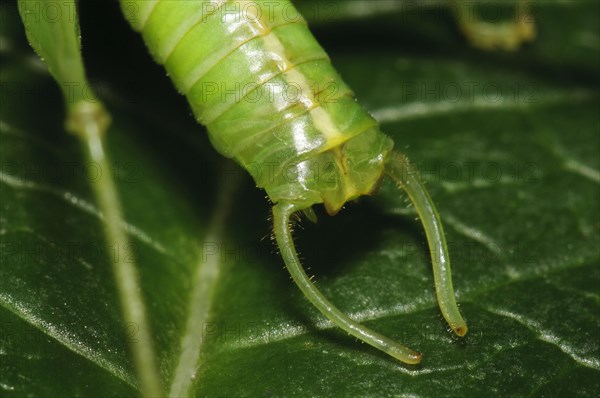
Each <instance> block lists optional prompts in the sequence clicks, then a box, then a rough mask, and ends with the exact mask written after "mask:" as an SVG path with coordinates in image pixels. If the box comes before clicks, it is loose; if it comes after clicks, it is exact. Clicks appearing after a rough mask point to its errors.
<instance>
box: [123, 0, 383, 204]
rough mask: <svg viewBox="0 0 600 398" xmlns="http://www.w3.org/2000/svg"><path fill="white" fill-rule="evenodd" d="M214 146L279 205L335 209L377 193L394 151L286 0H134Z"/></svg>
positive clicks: (152, 44) (142, 26)
mask: <svg viewBox="0 0 600 398" xmlns="http://www.w3.org/2000/svg"><path fill="white" fill-rule="evenodd" d="M121 3H122V6H123V8H124V9H127V8H128V7H131V6H132V5H133V6H134V8H135V10H136V11H137V12H135V13H132V12H129V13H128V12H126V15H128V16H129V18H128V19H129V21H130V22H131V24H132V25H133V27H134V28H135V29H136V30H138V31H140V32H141V33H142V35H143V37H144V40H145V42H146V44H147V46H148V47H149V49H150V51H151V52H152V54H153V56H154V57H155V59H156V60H157V61H158V62H160V63H161V64H163V65H164V66H165V68H166V69H167V71H168V74H169V76H170V77H171V79H172V80H173V82H174V83H175V86H176V87H177V89H178V90H179V91H180V92H181V93H182V94H184V95H185V96H186V97H187V99H188V101H189V103H190V106H191V107H192V110H193V113H194V115H195V117H196V119H197V120H198V121H199V122H201V123H202V124H204V125H206V126H207V128H208V131H209V135H210V139H211V142H212V143H213V145H214V146H215V148H216V149H217V150H218V151H219V152H220V153H222V154H223V155H225V156H227V157H230V158H233V159H235V160H236V161H237V162H238V163H240V164H241V165H242V166H243V167H244V168H245V169H246V170H248V171H249V172H250V173H251V174H252V176H253V177H254V179H255V181H256V183H257V185H258V186H259V187H262V188H265V189H266V190H267V193H268V194H269V197H270V198H271V200H272V201H273V202H278V201H280V200H287V201H291V202H296V203H303V204H306V205H307V207H308V206H310V205H312V204H315V203H324V204H325V206H326V207H327V210H328V211H329V212H330V213H335V212H337V211H338V210H339V209H340V208H341V206H342V205H343V204H344V203H345V202H346V201H347V200H350V199H352V198H355V197H357V196H360V195H363V194H368V193H370V192H371V191H372V190H373V189H374V188H375V187H376V185H377V183H378V181H379V180H380V177H381V175H382V173H383V164H384V160H385V157H386V156H387V153H388V152H389V150H390V149H391V147H392V144H391V141H390V140H389V139H388V138H387V137H385V136H384V135H383V134H382V133H380V132H379V129H378V125H377V122H376V121H375V120H374V119H373V118H372V117H371V116H370V115H369V114H368V113H367V112H366V111H365V110H364V109H363V108H362V107H361V106H360V105H359V104H358V103H357V102H356V100H355V98H354V95H353V93H352V91H351V90H350V89H349V88H348V86H346V85H345V84H344V82H343V81H342V80H341V78H340V76H339V75H338V74H337V72H336V71H335V70H334V68H333V67H332V65H331V63H330V61H329V58H328V56H327V54H326V53H325V51H324V50H323V48H322V47H321V46H320V45H319V44H318V43H317V41H316V40H315V38H314V37H313V36H312V34H311V33H310V31H309V30H308V27H307V25H306V22H305V21H304V19H302V17H301V16H300V15H299V14H298V12H297V11H296V10H295V8H294V7H293V6H292V5H291V3H290V2H289V1H287V0H285V1H281V0H279V1H276V2H273V1H224V0H221V1H173V0H165V1H158V0H157V1H148V0H143V1H127V0H121Z"/></svg>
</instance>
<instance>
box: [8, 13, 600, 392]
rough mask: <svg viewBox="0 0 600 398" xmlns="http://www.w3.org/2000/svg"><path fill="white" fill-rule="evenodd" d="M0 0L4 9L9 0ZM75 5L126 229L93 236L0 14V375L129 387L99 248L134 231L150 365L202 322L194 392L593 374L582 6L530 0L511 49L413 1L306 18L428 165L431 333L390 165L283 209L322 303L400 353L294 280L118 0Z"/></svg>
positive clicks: (530, 383) (599, 121)
mask: <svg viewBox="0 0 600 398" xmlns="http://www.w3.org/2000/svg"><path fill="white" fill-rule="evenodd" d="M0 10H1V11H2V15H3V16H5V17H6V16H8V17H9V18H8V20H11V17H10V16H15V17H16V15H17V14H16V6H9V5H5V4H3V5H2V8H1V9H0ZM81 11H82V21H81V26H82V34H83V44H84V58H85V59H86V66H87V68H88V72H89V75H90V77H91V78H92V79H93V80H94V82H95V83H96V84H95V87H94V88H95V91H96V92H98V93H99V94H100V95H101V96H102V98H103V101H104V102H105V103H106V105H107V107H108V109H109V110H110V112H111V113H112V115H113V119H114V125H113V127H112V128H111V130H110V132H109V134H108V137H107V138H108V147H109V150H110V154H111V157H112V159H113V163H114V165H115V168H116V175H117V184H118V189H119V192H120V195H121V197H122V202H123V207H124V209H123V211H124V214H125V215H126V223H127V226H126V228H127V231H128V232H129V234H130V237H131V239H132V241H133V243H134V244H133V247H129V248H121V247H115V250H114V251H113V252H111V253H107V252H106V250H104V242H103V234H102V224H101V222H102V221H101V219H100V218H99V217H98V213H97V210H96V208H95V207H94V205H93V194H92V190H91V187H90V185H91V183H93V181H90V177H87V175H88V174H87V171H88V168H90V167H94V165H91V164H86V161H85V160H84V157H83V155H82V154H81V152H80V148H79V144H78V142H77V141H76V138H74V137H72V136H69V135H67V134H65V133H64V130H63V127H62V121H63V118H64V107H63V103H62V100H61V96H60V91H59V90H58V88H57V87H56V86H55V85H54V83H53V82H52V79H51V77H50V76H49V75H48V74H47V73H46V72H45V69H44V68H43V67H40V66H41V64H40V62H39V60H38V59H37V57H36V56H35V55H34V54H33V53H32V52H31V50H30V49H29V48H28V46H27V43H26V40H25V38H24V33H23V30H22V27H19V26H12V25H11V24H6V25H4V24H3V26H2V30H0V34H1V37H0V38H1V39H2V43H3V44H2V46H0V74H1V81H2V92H1V93H0V94H1V95H2V96H1V98H0V100H1V107H0V139H1V144H0V160H1V161H0V164H1V169H0V195H1V196H0V249H1V250H0V254H1V258H0V264H1V267H0V358H1V360H0V391H1V394H2V396H8V397H10V396H15V397H17V396H24V395H28V394H29V395H32V396H74V395H81V396H90V395H98V394H99V393H100V392H101V393H102V395H108V396H111V395H113V396H132V395H136V394H138V391H137V382H136V380H135V372H134V369H133V367H132V363H131V361H130V359H129V356H128V354H127V345H128V341H129V339H134V340H135V332H136V325H123V321H122V319H121V317H120V315H119V310H118V300H117V297H116V290H115V286H114V282H113V280H112V276H111V271H110V258H111V256H116V255H120V256H127V255H128V254H130V253H132V252H133V253H135V255H136V258H137V259H138V264H139V265H140V273H141V284H142V287H143V290H144V291H143V293H144V295H145V299H146V302H147V303H148V312H149V317H150V321H151V326H152V330H153V332H154V337H155V342H156V348H157V352H158V355H159V358H158V363H159V366H160V370H161V374H162V377H163V384H164V385H166V386H168V385H170V384H171V383H172V382H173V379H174V378H175V375H176V373H177V369H178V361H179V356H180V350H181V349H180V347H181V339H182V337H183V336H184V335H185V333H186V322H187V320H188V317H190V316H192V317H194V318H195V319H196V320H197V321H198V322H199V324H200V327H198V328H197V329H195V334H196V335H195V337H196V339H194V341H201V342H202V353H201V355H200V359H199V361H197V363H198V367H197V368H194V367H193V366H192V368H187V369H184V370H186V371H190V372H191V373H193V374H194V379H193V380H194V383H193V385H192V388H193V390H194V391H195V393H196V395H197V396H323V397H329V396H357V395H358V396H457V395H459V394H460V395H464V396H482V395H487V396H503V397H504V396H582V397H583V396H585V397H588V396H596V395H597V394H598V392H600V386H599V383H598V381H597V380H598V379H599V378H598V375H599V373H600V345H599V339H598V334H599V332H600V319H599V316H598V315H599V307H600V293H599V291H598V290H599V289H598V286H600V269H599V260H600V253H599V247H600V209H599V207H598V204H599V203H600V190H599V186H598V185H599V184H600V149H599V145H598V144H599V142H598V140H599V135H598V133H599V129H600V117H599V115H598V112H597V110H598V106H599V102H600V101H599V97H598V82H599V76H598V72H597V71H598V70H600V68H599V66H600V65H598V63H599V61H598V60H599V59H600V58H599V56H598V55H599V51H600V46H599V45H598V23H597V21H598V17H599V16H600V13H599V9H598V6H597V5H591V4H589V3H587V2H585V3H584V2H569V3H567V4H566V5H565V4H563V3H561V4H560V5H545V3H541V4H540V6H539V13H540V14H539V16H538V19H539V22H538V23H539V37H538V39H537V41H536V42H535V43H534V44H532V45H530V46H527V47H525V48H524V49H523V50H522V51H520V52H517V53H514V54H505V53H485V52H480V51H476V50H472V49H470V48H469V47H468V44H467V43H464V42H462V39H461V37H460V35H459V34H458V33H457V32H456V31H455V30H453V28H452V24H451V20H449V21H446V22H447V23H446V22H444V23H441V24H437V25H436V24H434V23H432V21H431V20H430V19H428V17H427V16H426V15H423V14H415V15H412V16H411V17H409V16H406V15H405V14H402V13H400V14H395V13H392V12H390V13H387V14H385V15H379V16H369V17H361V18H359V19H358V22H357V20H356V19H354V20H350V21H348V20H347V19H344V18H341V19H340V20H338V22H335V23H331V24H323V25H322V26H321V27H319V28H318V29H317V30H316V31H315V34H316V35H317V37H318V38H319V39H320V40H321V41H323V43H324V45H325V47H326V49H327V50H328V51H329V52H330V55H331V58H332V60H333V62H334V65H335V66H336V67H337V68H338V69H339V70H340V72H341V73H342V76H343V77H344V79H345V80H346V81H347V82H348V83H349V85H350V86H351V87H352V88H353V89H354V90H355V91H356V93H357V96H358V98H359V100H360V101H361V102H362V103H364V104H365V105H366V106H367V107H368V109H370V110H371V111H372V112H373V114H374V115H375V116H376V117H378V118H379V119H380V120H381V121H382V123H383V125H382V126H383V129H384V131H385V132H387V133H388V134H390V136H392V138H393V139H394V140H395V142H396V146H397V148H398V149H399V150H402V151H403V152H405V153H406V154H407V155H408V157H409V158H410V159H411V160H412V161H413V162H414V163H415V164H416V165H417V167H419V169H420V170H421V174H422V176H423V178H424V179H425V180H426V181H427V186H428V188H429V190H430V194H431V196H432V197H433V199H434V201H435V202H436V203H437V205H438V210H439V212H440V215H441V217H442V220H443V221H444V223H445V224H444V227H445V231H446V234H447V239H448V243H449V248H450V254H451V257H452V268H453V276H454V284H455V287H456V289H457V296H458V301H459V303H460V305H461V311H462V313H463V314H464V315H465V317H466V319H467V322H468V323H469V334H468V335H467V336H466V337H465V338H463V339H455V338H453V336H452V334H451V333H448V332H447V331H446V324H445V322H444V321H443V319H442V318H441V315H440V314H439V310H438V309H437V305H436V302H435V296H434V291H433V279H432V274H431V270H430V269H431V266H430V260H429V254H428V252H427V247H426V242H425V237H424V234H423V232H422V229H421V227H420V223H419V222H418V221H417V220H415V213H414V211H413V210H412V209H411V208H409V207H407V206H406V197H405V196H403V195H402V194H401V193H400V192H398V191H397V190H396V189H395V188H394V187H393V186H392V185H391V184H387V183H386V184H384V185H383V187H382V189H381V192H380V193H379V194H378V195H376V196H374V197H372V198H364V199H361V200H359V201H358V202H357V203H356V204H349V205H348V206H347V208H346V209H345V210H344V211H342V212H341V213H340V214H339V215H337V216H336V217H328V216H326V215H325V214H324V212H323V211H319V209H318V210H317V213H318V216H319V223H318V224H316V225H312V224H311V223H307V222H305V223H304V229H302V228H297V231H296V236H297V245H298V247H299V248H300V250H301V252H302V254H303V260H304V262H305V265H306V267H308V268H309V272H310V273H312V274H315V275H316V280H317V283H318V285H319V287H320V288H321V289H322V290H323V291H324V293H325V294H326V295H327V296H328V297H330V298H331V300H332V301H333V302H334V303H336V304H337V305H338V306H339V307H340V308H341V309H342V310H344V311H345V312H347V313H349V314H350V315H351V316H353V317H354V318H356V319H358V320H361V321H364V322H365V323H366V324H367V325H369V326H371V327H373V328H374V329H376V330H377V331H380V332H382V333H384V334H386V335H388V336H390V337H393V338H395V339H397V340H399V341H401V342H403V343H404V344H406V345H408V346H410V347H412V348H415V349H418V350H420V351H422V352H423V353H424V360H423V363H422V364H421V365H419V366H409V365H403V364H401V363H398V362H396V361H394V360H393V359H390V358H388V357H386V356H385V355H384V354H381V353H379V352H377V351H376V350H374V349H372V348H371V347H369V346H367V345H364V344H360V343H358V342H356V341H355V340H354V339H353V338H350V337H348V336H346V335H344V334H343V333H341V332H339V331H338V330H337V329H335V328H333V327H332V326H331V325H330V324H329V323H328V322H327V321H326V320H325V319H324V318H323V317H322V316H321V315H320V314H319V313H317V312H316V310H314V309H313V308H312V307H311V306H310V304H309V303H308V302H306V300H305V299H304V298H303V297H302V295H301V294H300V292H299V291H297V288H296V287H295V286H294V285H293V283H292V282H291V281H290V280H289V278H288V275H287V271H285V270H284V269H282V261H281V259H280V258H279V256H278V255H277V253H276V250H275V248H274V247H273V245H272V244H271V242H270V240H269V239H268V237H269V234H270V221H269V220H268V217H269V204H268V203H267V201H266V200H265V199H264V193H263V192H260V191H258V190H257V189H255V188H254V187H253V186H252V182H251V180H250V179H249V177H248V176H246V174H245V173H244V172H243V171H241V170H238V169H226V170H225V171H222V170H223V169H222V168H221V166H220V165H221V161H220V160H219V159H220V158H219V156H218V155H216V154H215V153H214V151H213V150H212V149H211V148H210V143H209V142H208V140H207V139H206V134H205V133H204V130H203V128H202V127H201V126H197V125H196V124H195V123H194V121H193V120H192V117H191V116H190V115H189V110H188V108H187V105H186V103H185V101H184V100H183V98H181V97H179V96H178V95H177V93H176V92H175V90H174V89H173V88H172V86H171V83H170V82H169V81H168V79H167V78H166V77H165V76H164V71H162V70H161V69H160V67H158V66H156V65H155V64H154V63H153V62H152V60H151V58H150V56H149V55H148V54H147V53H146V52H145V49H144V47H143V45H142V43H141V40H140V38H139V37H138V36H136V35H135V34H134V33H133V32H130V30H129V28H128V27H127V25H126V24H125V22H124V21H123V19H122V16H121V15H120V14H119V10H118V7H117V6H116V4H114V5H112V6H107V5H105V4H104V3H103V2H86V3H84V5H82V10H81ZM432 17H436V15H432ZM394 18H396V19H399V20H400V21H401V22H402V23H401V24H397V25H398V26H397V32H402V33H404V34H405V33H406V32H408V31H410V29H413V28H415V29H417V30H413V31H412V32H413V33H412V35H411V36H410V41H409V40H408V39H406V38H404V39H402V38H401V34H400V33H394V24H393V23H392V22H393V21H394ZM97 21H104V22H105V23H99V22H97ZM106 21H110V23H109V24H107V23H106ZM109 26H110V29H108V30H107V28H108V27H109ZM417 26H426V27H432V28H431V30H428V28H427V29H426V28H417ZM556 37H561V38H562V41H556V40H552V38H556ZM114 43H118V45H115V44H114ZM448 43H453V44H452V45H449V44H448ZM457 93H460V94H461V96H460V99H458V98H457ZM231 178H233V179H235V180H237V184H238V185H239V187H238V190H237V193H236V194H233V196H232V197H231V199H232V203H233V204H232V208H231V210H229V212H230V214H229V216H228V218H227V220H228V221H227V222H220V223H219V222H217V223H216V225H215V223H214V222H213V224H212V225H211V222H212V221H211V220H214V213H219V212H227V205H226V204H225V205H224V204H223V201H222V200H220V199H218V195H219V194H218V192H219V191H220V188H219V186H220V184H221V181H222V180H225V179H231ZM219 225H220V226H221V227H224V229H225V230H224V232H223V233H224V235H223V236H221V235H220V234H219V233H216V232H215V229H218V228H219ZM211 236H216V238H211ZM209 264H211V266H213V267H217V269H218V277H217V279H216V282H215V283H214V284H213V285H212V288H214V289H215V294H214V296H213V298H212V301H210V311H209V316H208V317H207V318H200V319H198V314H197V313H195V312H194V311H192V310H190V306H189V302H190V295H191V294H192V292H193V285H194V278H195V274H196V271H197V269H206V266H207V265H209ZM203 267H204V268H203ZM125 326H127V327H129V329H126V328H125ZM123 330H129V331H130V332H129V333H123ZM192 362H193V363H195V361H192Z"/></svg>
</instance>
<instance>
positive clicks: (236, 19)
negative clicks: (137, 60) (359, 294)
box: [121, 0, 467, 364]
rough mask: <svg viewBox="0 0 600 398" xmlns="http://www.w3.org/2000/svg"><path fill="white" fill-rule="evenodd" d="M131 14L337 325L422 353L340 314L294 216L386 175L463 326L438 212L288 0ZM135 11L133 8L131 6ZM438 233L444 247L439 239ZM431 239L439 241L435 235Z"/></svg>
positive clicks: (173, 6)
mask: <svg viewBox="0 0 600 398" xmlns="http://www.w3.org/2000/svg"><path fill="white" fill-rule="evenodd" d="M121 5H122V7H123V10H124V13H125V15H126V17H128V19H129V20H130V22H131V24H132V26H133V27H134V28H135V29H136V30H138V31H140V32H141V33H142V35H143V37H144V40H145V42H146V44H147V46H148V47H149V49H150V52H151V53H152V54H153V56H154V58H155V59H156V60H157V61H158V62H160V63H161V64H163V65H164V66H165V68H166V69H167V71H168V73H169V76H170V77H171V79H172V80H173V82H174V83H175V86H176V87H177V89H178V90H179V91H180V92H181V93H182V94H184V95H185V96H186V97H187V99H188V102H189V104H190V106H191V108H192V111H193V113H194V115H195V117H196V119H197V120H198V121H199V122H201V123H203V124H204V125H206V126H207V128H208V132H209V136H210V139H211V142H212V143H213V145H214V146H215V148H216V149H217V150H218V151H219V152H220V153H221V154H223V155H224V156H227V157H230V158H233V159H235V160H236V161H237V162H238V163H239V164H241V165H242V166H243V167H244V168H245V169H246V170H247V171H248V172H249V173H250V174H251V175H252V176H253V178H254V180H255V181H256V184H257V185H258V186H259V187H261V188H264V189H265V190H266V191H267V193H268V195H269V198H270V199H271V201H272V202H273V203H275V206H274V208H273V215H274V222H275V228H274V230H275V237H276V240H277V243H278V245H279V247H280V249H281V253H282V256H283V259H284V261H285V263H286V265H287V267H288V270H289V271H290V273H291V275H292V277H293V279H294V281H295V282H296V284H297V285H298V286H299V287H300V289H301V290H302V292H303V293H304V295H305V296H306V297H307V298H308V299H309V300H310V301H311V302H312V303H313V304H314V305H315V306H316V307H317V308H318V309H319V310H320V311H321V312H322V313H323V314H324V315H325V316H327V317H328V318H329V319H330V320H331V321H332V322H333V323H334V324H336V325H337V326H339V327H341V328H342V329H344V330H345V331H347V332H348V333H350V334H352V335H354V336H355V337H357V338H359V339H361V340H363V341H365V342H367V343H369V344H371V345H372V346H374V347H376V348H378V349H380V350H382V351H384V352H386V353H388V354H390V355H392V356H393V357H395V358H397V359H400V360H401V361H404V362H406V363H411V364H414V363H418V362H419V361H420V360H421V354H420V353H417V352H415V351H413V350H410V349H408V348H406V347H404V346H402V345H400V344H398V343H396V342H394V341H392V340H390V339H388V338H385V337H384V336H381V335H379V334H377V333H376V332H374V331H372V330H370V329H368V328H366V327H364V326H363V325H360V324H359V323H357V322H355V321H353V320H352V319H350V318H348V317H347V316H345V315H344V314H343V313H342V312H341V311H339V310H338V309H337V308H335V307H334V306H333V304H332V303H330V302H329V301H328V300H327V299H325V298H324V297H323V295H322V294H321V293H320V292H319V291H318V290H317V288H316V287H315V286H314V284H313V283H312V282H311V281H310V280H309V278H308V277H307V276H306V273H305V272H304V270H303V269H302V266H301V264H300V261H299V260H298V257H297V255H296V251H295V248H294V244H293V240H292V237H291V232H290V225H289V220H290V217H291V215H292V214H293V213H295V212H297V211H305V212H308V214H312V213H311V212H310V208H311V206H312V205H314V204H318V203H323V204H324V206H325V208H326V209H327V211H328V212H329V213H330V214H335V213H337V212H338V211H339V210H340V209H341V207H342V206H343V205H344V203H346V202H347V201H349V200H352V199H354V198H357V197H359V196H361V195H368V194H370V193H372V192H373V191H374V190H375V189H376V188H377V187H378V186H379V183H380V181H381V179H382V178H383V176H384V174H386V173H387V174H389V175H390V176H391V177H392V178H393V179H394V180H396V182H397V183H398V184H399V185H400V186H401V187H403V188H404V189H405V190H406V191H407V192H408V193H409V197H410V198H411V200H412V201H413V203H414V204H415V207H417V210H419V215H420V216H421V219H422V221H423V224H424V226H425V229H426V232H427V236H428V239H429V242H430V246H431V247H432V248H433V247H435V248H436V250H434V251H432V252H434V256H433V257H434V261H433V266H434V276H435V277H434V279H435V283H436V293H437V297H438V302H439V303H440V308H441V310H442V313H443V314H444V317H445V318H446V320H447V321H448V322H449V324H450V325H451V327H452V328H453V330H454V331H455V332H456V333H457V334H459V335H464V333H466V330H467V329H466V324H465V323H464V321H463V320H462V318H461V316H460V313H459V312H458V308H457V307H456V302H455V300H454V292H453V290H452V282H451V277H450V263H449V260H448V255H447V248H446V245H445V243H444V237H443V231H442V228H441V222H440V220H439V216H438V215H437V212H436V211H435V207H434V206H433V203H432V202H431V199H430V198H429V196H428V195H427V193H426V191H425V190H424V188H423V186H422V185H421V184H420V183H418V180H417V179H416V177H415V176H414V175H410V176H405V175H403V174H404V173H403V170H407V169H408V161H407V160H406V158H405V157H403V156H401V155H398V154H395V153H393V152H392V147H393V142H392V140H391V139H390V138H388V137H387V136H386V135H384V134H383V133H382V132H381V131H380V130H379V126H378V123H377V122H376V121H375V119H373V117H371V116H370V115H369V113H368V112H367V111H366V110H365V109H364V108H362V107H361V106H360V105H359V104H358V103H357V102H356V100H355V98H354V94H353V93H352V91H351V90H350V88H349V87H348V86H347V85H346V84H345V83H344V82H343V81H342V79H341V78H340V76H339V75H338V73H337V72H336V71H335V69H334V68H333V67H332V65H331V63H330V61H329V57H328V56H327V54H326V53H325V51H324V50H323V49H322V48H321V46H320V45H319V44H318V42H317V41H316V40H315V38H314V37H313V36H312V34H311V33H310V31H309V30H308V27H307V25H306V22H305V21H304V19H303V18H302V17H301V16H300V15H299V14H298V12H297V11H296V10H295V8H294V7H293V6H292V4H291V3H290V2H289V1H287V0H279V1H268V0H266V1H245V0H243V1H233V0H231V1H225V0H221V1H185V0H183V1H172V0H164V1H158V0H156V1H147V0H143V1H128V0H121ZM132 6H133V9H137V10H138V12H137V13H131V12H127V10H129V9H131V8H132ZM436 242H442V243H443V244H442V245H437V244H435V243H436ZM434 244H435V245H434Z"/></svg>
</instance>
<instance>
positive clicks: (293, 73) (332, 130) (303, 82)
mask: <svg viewBox="0 0 600 398" xmlns="http://www.w3.org/2000/svg"><path fill="white" fill-rule="evenodd" d="M269 33H270V32H269ZM263 42H264V44H265V47H266V48H267V50H268V51H269V52H270V53H271V54H272V55H271V57H270V58H271V59H274V60H276V61H277V67H278V68H279V69H280V70H281V71H286V70H287V72H286V75H287V76H288V78H289V81H290V82H293V83H294V84H297V85H298V86H299V87H300V89H301V94H302V95H301V96H300V97H299V98H298V101H299V102H302V103H303V104H304V105H305V106H306V107H307V108H313V109H311V110H310V111H309V113H310V116H311V118H312V120H313V122H314V124H315V127H316V128H317V130H318V131H320V132H321V133H322V134H323V137H325V141H326V143H325V144H324V145H323V148H322V150H323V151H325V150H327V149H329V148H334V147H336V146H338V145H340V144H342V143H344V142H345V141H346V140H347V139H348V137H345V136H344V135H343V134H342V133H341V132H340V131H339V129H338V128H337V127H336V126H335V124H334V123H333V121H332V120H331V116H330V115H329V114H328V113H327V111H325V109H323V108H322V107H321V106H319V104H318V100H317V99H316V98H315V96H314V94H313V91H312V89H311V87H310V83H309V81H308V80H307V79H306V76H304V75H303V74H302V73H301V72H300V71H299V70H298V69H293V63H292V62H291V61H290V60H289V59H287V57H286V56H285V53H286V52H285V48H284V46H283V43H281V41H280V40H279V38H278V37H277V36H276V35H274V34H268V33H267V34H266V35H265V36H264V37H263Z"/></svg>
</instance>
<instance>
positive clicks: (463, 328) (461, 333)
mask: <svg viewBox="0 0 600 398" xmlns="http://www.w3.org/2000/svg"><path fill="white" fill-rule="evenodd" d="M452 329H454V333H456V335H457V336H460V337H463V336H464V335H465V334H467V331H468V330H469V328H468V327H467V325H466V324H465V325H461V326H455V327H453V328H452Z"/></svg>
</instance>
